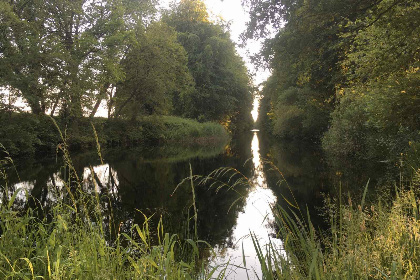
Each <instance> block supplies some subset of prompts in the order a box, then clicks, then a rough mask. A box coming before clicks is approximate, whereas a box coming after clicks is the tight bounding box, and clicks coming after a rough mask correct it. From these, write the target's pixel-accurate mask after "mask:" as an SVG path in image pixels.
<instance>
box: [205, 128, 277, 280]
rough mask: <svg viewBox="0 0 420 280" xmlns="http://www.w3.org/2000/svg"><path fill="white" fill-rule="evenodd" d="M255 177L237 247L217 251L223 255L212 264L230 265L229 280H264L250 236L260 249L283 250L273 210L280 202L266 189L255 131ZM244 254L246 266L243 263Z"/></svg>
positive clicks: (239, 222)
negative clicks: (275, 230) (253, 237)
mask: <svg viewBox="0 0 420 280" xmlns="http://www.w3.org/2000/svg"><path fill="white" fill-rule="evenodd" d="M251 151H252V162H253V169H254V170H253V176H252V177H251V179H250V190H249V193H248V194H247V197H246V198H245V200H246V202H245V206H244V208H243V211H242V212H240V213H239V214H238V217H237V220H236V227H235V229H234V230H233V233H232V241H233V243H234V245H233V246H232V247H231V248H227V249H226V248H216V250H219V252H220V253H222V254H220V255H219V256H218V257H216V259H214V260H213V261H212V264H213V265H218V264H219V265H223V264H226V263H227V262H229V264H230V267H229V269H228V275H227V277H226V279H248V278H249V279H261V278H262V272H261V267H260V265H259V262H258V257H257V255H256V253H255V249H254V245H253V242H252V239H251V237H250V233H252V234H255V236H256V237H257V239H258V241H259V243H260V245H261V247H262V248H263V247H265V246H264V245H265V244H268V243H269V242H270V241H271V242H272V244H273V245H274V246H276V247H277V248H279V249H280V246H281V240H279V239H272V238H271V237H270V236H275V232H274V229H273V226H272V225H273V223H274V216H273V213H272V210H271V207H272V206H273V205H274V204H275V203H276V202H277V199H276V196H275V195H274V193H273V191H272V190H271V189H269V188H268V187H267V181H266V177H265V173H264V166H263V162H262V159H261V155H260V146H259V139H258V133H257V132H256V131H255V132H254V136H253V139H252V142H251ZM242 252H244V253H245V259H246V267H244V263H243V254H242Z"/></svg>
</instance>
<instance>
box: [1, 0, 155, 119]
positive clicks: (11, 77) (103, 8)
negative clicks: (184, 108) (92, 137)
mask: <svg viewBox="0 0 420 280" xmlns="http://www.w3.org/2000/svg"><path fill="white" fill-rule="evenodd" d="M133 4H134V5H133ZM153 11H154V8H153V5H152V3H151V2H150V1H85V0H81V1H58V0H48V1H30V2H28V1H20V0H19V1H9V2H8V1H2V2H1V4H0V18H1V19H2V20H1V25H0V30H1V31H2V32H1V37H0V46H1V48H0V53H1V57H0V59H1V63H0V65H1V67H0V72H1V73H2V75H1V76H2V79H1V80H0V85H1V86H7V87H11V88H12V89H13V91H16V92H17V94H18V95H21V96H22V97H23V98H24V100H25V101H26V102H27V103H28V105H29V106H30V107H31V109H32V112H33V113H35V114H43V113H45V112H46V111H47V110H52V112H53V113H54V111H56V109H57V108H60V109H61V110H60V111H61V114H62V115H63V116H65V117H69V116H72V117H73V116H82V114H83V110H84V108H88V109H90V108H91V104H92V103H95V102H98V100H99V102H100V101H101V100H102V99H103V98H105V97H106V91H107V90H108V88H109V87H110V85H114V86H115V84H116V83H117V82H118V81H120V80H122V78H123V76H124V74H123V73H122V69H121V67H120V60H121V57H122V56H123V52H124V49H125V47H126V45H127V44H128V42H129V41H130V40H131V35H130V34H131V30H132V24H133V22H135V24H136V25H137V24H142V21H143V20H144V18H145V17H147V16H150V15H151V14H152V13H153ZM98 90H99V91H98ZM98 104H99V103H98ZM96 110H97V105H95V106H94V110H93V111H96Z"/></svg>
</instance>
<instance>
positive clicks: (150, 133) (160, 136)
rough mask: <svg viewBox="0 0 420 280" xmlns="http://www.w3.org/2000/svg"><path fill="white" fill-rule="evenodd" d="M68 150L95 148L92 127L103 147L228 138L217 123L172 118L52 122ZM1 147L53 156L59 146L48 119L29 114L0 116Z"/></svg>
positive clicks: (13, 152) (13, 153) (223, 139)
mask: <svg viewBox="0 0 420 280" xmlns="http://www.w3.org/2000/svg"><path fill="white" fill-rule="evenodd" d="M55 121H56V123H57V125H58V126H59V127H60V130H61V131H62V132H63V134H64V136H65V137H66V140H67V141H66V142H67V144H68V146H69V148H70V149H71V150H77V149H79V150H80V149H85V148H91V147H94V146H95V145H96V139H95V134H94V132H93V128H92V124H93V126H94V127H95V129H96V132H97V136H98V140H99V142H100V144H101V145H102V146H134V145H144V144H157V143H162V142H179V143H183V144H191V143H205V144H207V143H211V142H217V141H226V139H227V138H228V134H227V132H226V131H225V129H224V128H223V126H221V125H219V124H216V123H199V122H196V121H194V120H188V119H182V118H178V117H172V116H161V117H157V116H150V117H145V118H142V119H139V120H136V121H128V120H120V119H106V118H94V119H92V120H90V119H88V118H82V119H73V120H71V121H67V122H65V121H63V120H61V119H58V118H57V119H55ZM0 123H1V124H2V125H1V126H0V143H2V144H3V145H4V146H5V147H6V149H7V150H8V151H9V153H10V154H11V155H13V156H21V155H27V154H35V153H49V152H54V151H55V149H56V147H57V145H58V144H59V143H60V142H61V139H60V135H59V133H58V130H57V127H56V126H55V124H54V123H53V121H52V120H51V118H50V117H48V116H39V115H33V114H29V113H19V114H15V113H14V114H0Z"/></svg>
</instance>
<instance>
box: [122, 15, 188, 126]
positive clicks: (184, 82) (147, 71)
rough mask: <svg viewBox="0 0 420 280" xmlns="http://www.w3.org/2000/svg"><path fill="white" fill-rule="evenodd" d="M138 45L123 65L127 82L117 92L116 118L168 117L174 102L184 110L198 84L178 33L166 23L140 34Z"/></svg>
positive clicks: (150, 27) (154, 25)
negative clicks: (185, 102) (158, 115)
mask: <svg viewBox="0 0 420 280" xmlns="http://www.w3.org/2000/svg"><path fill="white" fill-rule="evenodd" d="M137 37H138V38H137V41H138V43H137V44H136V45H134V46H132V47H131V49H130V50H129V51H128V53H127V56H126V58H125V59H124V60H123V61H122V65H123V67H124V71H125V73H126V78H125V80H124V82H122V83H120V84H119V85H118V87H117V92H116V113H115V114H116V116H119V115H124V116H127V117H129V118H135V117H136V116H137V115H139V114H141V115H151V114H156V113H157V114H168V113H170V112H171V111H172V108H173V104H172V101H173V100H176V101H177V103H176V104H174V105H175V106H176V107H182V103H183V100H184V99H185V98H186V95H188V94H190V93H191V92H192V89H193V85H194V82H193V80H192V78H191V76H190V74H189V71H188V68H187V54H186V52H185V50H184V48H183V47H182V46H181V45H180V44H179V43H178V42H177V34H176V32H175V31H174V30H173V29H172V28H170V27H169V26H167V25H166V24H165V23H163V22H156V23H152V24H151V25H149V26H148V27H147V28H146V30H145V31H143V30H142V29H140V30H138V31H137Z"/></svg>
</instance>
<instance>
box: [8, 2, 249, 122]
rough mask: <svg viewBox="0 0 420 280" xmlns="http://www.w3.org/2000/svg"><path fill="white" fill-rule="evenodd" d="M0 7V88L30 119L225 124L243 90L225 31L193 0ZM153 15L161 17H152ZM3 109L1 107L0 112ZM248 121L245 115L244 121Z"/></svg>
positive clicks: (240, 107)
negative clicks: (98, 117) (160, 7)
mask: <svg viewBox="0 0 420 280" xmlns="http://www.w3.org/2000/svg"><path fill="white" fill-rule="evenodd" d="M156 4H157V2H156V1H153V0H100V1H99V0H94V1H91V0H89V1H87V0H77V1H68V0H46V1H37V0H35V1H24V0H13V1H1V2H0V19H1V23H0V73H1V78H0V87H4V88H7V89H8V90H9V91H10V92H11V94H12V95H13V96H15V97H22V98H23V100H24V102H25V103H26V104H27V105H28V106H29V107H30V109H31V111H32V113H34V114H46V113H49V114H51V115H56V114H59V115H61V116H62V117H64V118H79V117H82V116H90V117H94V116H95V114H96V113H97V112H98V109H99V107H100V106H101V104H104V102H105V103H106V104H107V107H108V117H113V118H127V119H135V118H137V117H140V116H143V115H151V114H160V115H162V114H163V115H169V114H172V115H179V116H184V117H189V118H196V119H198V120H200V121H217V122H220V123H224V124H226V125H228V124H229V123H230V122H232V121H234V120H235V119H238V116H240V115H241V114H242V115H243V116H246V115H249V111H250V109H249V108H250V106H251V102H252V101H251V87H250V80H249V76H248V73H247V70H246V67H245V65H244V63H243V61H242V59H241V58H240V56H239V55H238V54H237V53H236V50H235V47H236V46H235V44H234V43H233V42H232V40H231V39H230V35H229V32H228V29H227V27H226V26H225V25H224V24H222V23H214V22H212V21H211V20H210V18H209V15H208V13H207V9H206V6H205V5H204V3H203V2H202V1H197V0H194V1H192V0H183V1H181V2H179V3H173V4H172V6H171V8H170V9H169V10H167V11H164V12H163V16H162V17H160V16H159V14H158V13H157V9H156ZM160 14H162V13H160ZM3 107H4V106H3ZM248 119H249V117H248Z"/></svg>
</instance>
